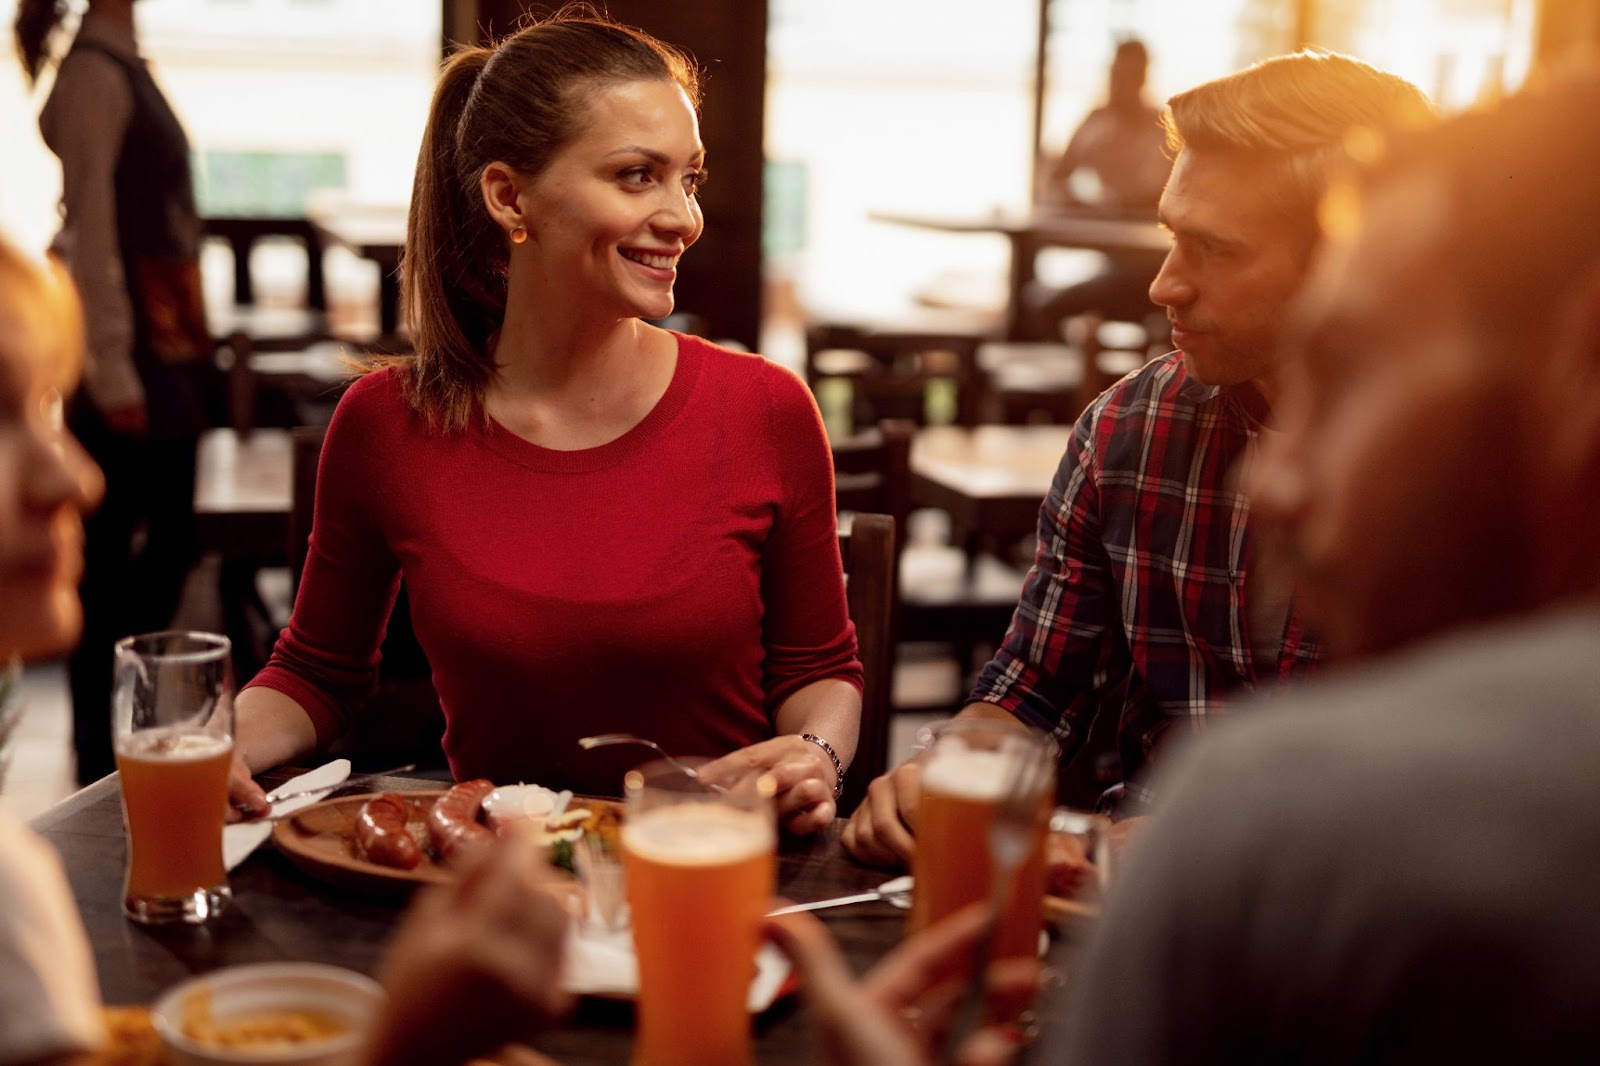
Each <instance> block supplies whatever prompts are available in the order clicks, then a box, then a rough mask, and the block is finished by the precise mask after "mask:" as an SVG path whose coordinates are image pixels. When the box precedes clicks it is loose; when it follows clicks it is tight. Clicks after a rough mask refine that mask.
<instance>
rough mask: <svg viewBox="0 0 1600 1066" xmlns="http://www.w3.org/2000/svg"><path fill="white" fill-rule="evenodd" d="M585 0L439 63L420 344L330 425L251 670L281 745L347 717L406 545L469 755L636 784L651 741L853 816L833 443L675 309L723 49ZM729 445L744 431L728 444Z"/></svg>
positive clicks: (426, 643) (415, 229) (265, 723)
mask: <svg viewBox="0 0 1600 1066" xmlns="http://www.w3.org/2000/svg"><path fill="white" fill-rule="evenodd" d="M585 10H586V9H584V8H582V7H578V8H572V9H563V11H562V12H559V13H557V14H556V15H554V16H551V17H549V18H546V19H543V20H539V21H530V22H528V23H526V24H525V25H524V26H523V28H522V29H520V30H518V31H517V32H516V33H513V34H511V35H510V36H509V37H507V38H505V39H504V40H501V41H499V42H498V43H496V44H494V45H493V46H491V47H482V48H466V49H462V50H461V51H458V52H457V53H456V54H455V55H454V56H453V57H452V58H451V59H450V60H449V61H448V62H447V63H446V64H445V68H444V71H443V73H442V74H441V75H440V78H439V83H438V87H437V89H436V91H435V94H434V100H433V105H432V108H431V110H430V112H429V116H428V123H427V129H426V132H425V136H424V140H423V146H422V150H421V152H420V154H419V157H418V164H417V173H416V183H415V188H414V191H413V193H412V198H411V215H410V219H409V222H408V224H407V227H406V257H405V264H404V272H405V290H406V303H407V310H408V313H409V314H410V316H411V320H412V322H413V325H414V327H415V336H416V354H415V355H414V356H410V357H405V358H399V359H395V360H392V361H391V362H390V365H388V366H385V367H383V368H382V369H379V370H376V371H375V372H373V373H369V374H367V375H366V376H364V377H362V378H361V379H360V380H358V381H356V382H355V383H354V384H353V385H352V386H351V387H350V389H349V390H348V391H347V392H346V393H345V395H344V396H343V398H342V399H341V400H340V403H339V407H338V409H337V411H336V412H335V413H334V416H333V422H332V424H331V425H330V426H329V428H328V434H327V439H326V443H325V444H324V446H323V450H322V460H321V465H320V468H319V470H318V475H317V498H316V512H315V518H314V525H313V528H312V531H311V541H310V548H309V554H308V556H307V559H306V566H305V575H304V578H303V579H302V582H301V585H300V590H299V594H298V596H297V598H296V600H295V606H294V614H293V616H292V617H291V618H290V620H289V625H288V628H287V629H286V630H285V631H284V633H283V635H282V636H281V637H280V638H279V640H278V643H277V647H276V648H275V649H274V652H273V655H272V658H271V660H270V661H269V662H268V664H267V666H266V668H265V669H264V670H262V671H261V673H259V674H258V675H257V676H256V678H255V679H254V680H253V681H252V682H250V684H249V685H247V686H246V687H245V689H244V691H242V692H241V693H240V695H239V703H238V714H239V738H240V744H239V752H240V754H241V755H242V756H243V759H242V762H240V763H239V764H236V773H235V780H234V793H233V794H234V799H235V802H236V803H237V804H239V805H240V806H241V807H244V808H246V809H247V810H249V811H251V812H259V811H262V810H264V809H265V803H264V797H263V795H262V792H261V789H260V788H259V787H258V786H257V785H255V783H254V782H253V781H251V780H250V778H249V773H248V772H246V771H247V770H248V771H249V772H256V771H260V770H263V769H266V768H268V767H271V766H276V765H278V764H280V763H283V762H286V761H289V760H292V759H295V758H298V757H300V756H303V755H305V754H306V753H308V752H310V751H312V750H313V749H314V748H316V747H318V746H319V745H322V744H325V743H327V742H329V741H330V740H332V739H333V738H334V737H335V736H337V735H338V734H339V733H340V732H341V730H342V729H343V728H344V726H345V725H346V723H347V722H348V721H349V719H350V716H351V715H352V714H353V713H355V712H356V709H357V707H358V706H359V704H360V701H361V699H362V697H363V696H364V695H365V694H366V693H367V691H368V690H369V689H370V687H371V684H372V678H373V671H374V666H375V663H376V653H377V649H378V646H379V641H380V639H381V638H382V636H383V632H384V625H385V622H386V621H387V619H388V616H389V612H390V609H391V607H392V605H393V603H394V598H395V590H396V588H397V586H398V584H399V582H400V580H401V577H402V575H403V576H404V580H405V586H406V591H407V594H408V595H409V597H410V602H411V609H412V618H413V622H414V624H415V629H416V635H417V639H418V641H419V643H420V644H421V646H422V649H423V651H424V652H425V653H426V654H427V658H428V661H429V663H430V664H431V666H432V669H433V682H434V686H435V688H436V689H437V691H438V694H439V702H440V705H441V707H442V709H443V711H444V717H445V723H446V728H445V734H444V748H445V753H446V755H447V756H448V757H449V761H450V768H451V771H452V772H453V773H454V774H455V776H456V777H457V778H458V779H468V778H480V777H481V778H489V779H491V780H493V781H496V782H499V783H511V782H517V781H527V782H537V783H539V784H542V785H545V786H547V787H550V788H557V789H559V788H571V789H573V790H574V791H577V792H584V793H589V794H602V795H605V794H611V795H615V794H617V793H619V792H620V791H621V781H622V774H623V773H624V772H625V770H626V769H628V768H630V767H631V766H633V765H635V764H636V763H637V762H639V760H640V751H639V749H638V748H631V749H628V748H623V749H614V750H598V751H592V752H586V751H584V750H582V749H580V747H579V746H578V744H577V741H578V740H579V739H580V738H582V737H585V736H588V735H590V734H597V733H633V734H637V735H640V736H645V737H649V738H650V739H651V740H654V741H656V742H657V743H658V744H660V745H661V746H662V747H663V748H665V749H666V750H667V751H670V752H672V753H673V754H675V755H702V756H712V757H717V758H718V761H715V762H712V763H710V764H708V765H707V766H706V767H705V768H704V769H702V771H701V773H702V775H703V776H705V777H707V778H708V779H710V780H713V781H714V780H716V779H717V778H718V776H719V775H722V774H728V775H730V776H737V775H739V774H741V773H743V772H745V771H747V770H750V769H755V768H760V769H763V770H770V771H771V772H772V773H773V774H774V776H775V778H776V780H777V782H778V788H779V793H778V799H777V804H778V808H779V812H780V814H781V815H782V817H783V824H784V826H785V827H786V828H787V829H789V830H791V831H794V832H801V833H805V832H814V831H815V830H817V829H819V828H821V827H822V826H824V825H826V824H827V823H828V822H829V821H831V820H832V819H833V816H834V811H835V800H836V799H837V798H838V794H839V786H840V784H841V782H842V780H843V773H844V769H845V767H847V766H848V765H849V762H850V759H851V757H852V755H853V754H854V751H855V744H856V734H857V730H858V728H859V723H860V713H861V692H860V688H861V665H860V663H859V662H858V661H857V659H856V640H855V630H854V627H853V626H852V624H851V622H850V619H849V616H848V613H847V610H846V603H845V594H844V576H843V571H842V568H841V565H840V559H839V548H838V536H837V529H836V525H835V521H836V511H835V505H834V491H833V464H832V456H831V452H830V450H829V446H828V441H827V437H826V434H825V433H824V432H823V428H822V420H821V416H820V415H819V414H818V412H817V406H816V402H815V400H814V399H813V398H812V396H811V393H810V391H809V390H808V389H807V388H806V385H805V383H804V382H803V381H801V380H800V378H799V377H797V376H796V375H795V374H793V373H791V372H790V371H788V370H786V369H784V368H782V367H779V366H778V365H777V364H775V363H771V362H768V361H767V360H765V359H763V358H761V357H760V356H758V355H752V354H749V353H739V352H734V351H731V350H728V349H725V348H720V347H718V346H716V345H713V344H710V343H708V342H706V341H704V340H701V339H699V338H696V337H690V336H685V335H682V334H678V333H672V332H669V331H667V330H664V329H660V328H658V327H656V326H654V325H651V324H650V322H649V321H648V320H651V319H660V318H664V317H665V316H666V315H668V314H669V313H670V312H671V311H672V309H673V300H674V297H673V285H674V282H675V281H676V278H677V264H678V260H679V258H680V257H681V256H682V255H684V254H685V253H686V252H687V251H688V250H689V249H690V247H691V246H693V245H694V243H695V242H696V241H697V240H698V239H699V237H700V234H701V232H702V229H703V227H704V219H703V216H702V214H701V209H700V203H699V200H698V198H697V195H696V194H697V191H698V190H699V188H700V185H701V183H702V182H703V181H704V180H705V176H706V173H707V171H706V150H705V147H704V146H703V145H702V143H701V141H700V130H699V120H698V113H697V108H698V101H699V98H700V87H699V80H698V75H697V73H696V71H695V69H694V67H693V66H692V65H691V63H690V61H689V60H688V58H687V57H686V56H684V55H682V54H681V53H679V52H678V51H676V50H675V49H673V48H672V47H671V46H669V45H666V44H664V43H662V42H660V41H658V40H656V39H654V38H653V37H650V36H649V35H647V34H645V33H643V32H642V31H639V30H635V29H632V28H629V27H625V26H621V25H619V24H616V23H613V22H610V21H608V20H606V19H603V18H599V17H594V16H590V15H587V14H585ZM730 460H731V462H730Z"/></svg>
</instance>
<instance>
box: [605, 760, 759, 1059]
mask: <svg viewBox="0 0 1600 1066" xmlns="http://www.w3.org/2000/svg"><path fill="white" fill-rule="evenodd" d="M623 787H624V791H625V792H626V802H627V811H626V818H625V819H624V821H623V825H622V862H623V869H624V876H625V877H626V879H627V890H628V906H629V908H630V910H631V911H632V913H633V944H634V950H635V952H636V953H637V955H638V959H639V1000H638V1012H637V1016H638V1026H639V1027H638V1035H637V1037H636V1039H635V1041H634V1049H633V1066H680V1064H681V1066H745V1064H748V1063H750V1062H751V1061H752V1048H751V1042H750V1014H749V1010H748V1008H747V1006H746V1003H747V1001H748V999H749V994H750V982H751V979H752V978H753V977H754V976H755V966H756V964H755V957H756V951H757V949H758V948H759V947H760V944H761V921H762V916H763V915H764V914H765V913H766V912H767V910H768V908H769V907H770V906H771V905H772V894H773V890H774V886H775V882H776V877H777V860H776V851H777V839H778V834H777V817H776V814H775V812H774V809H773V804H772V797H773V794H774V792H775V785H774V783H773V780H772V778H771V777H770V776H768V775H766V774H759V775H756V774H752V775H750V776H748V777H746V778H744V779H742V780H740V781H739V782H738V783H737V784H734V785H732V786H729V787H728V789H727V791H725V792H719V791H713V790H710V789H708V788H707V787H706V786H704V785H701V784H699V783H698V782H696V781H695V780H694V779H693V778H691V777H688V776H687V775H685V774H684V773H683V771H682V769H680V768H678V767H675V766H672V765H670V764H668V763H665V762H659V761H658V762H651V763H646V764H645V765H644V766H641V767H640V768H638V769H636V770H632V771H629V773H628V774H627V775H626V777H625V778H624V779H623Z"/></svg>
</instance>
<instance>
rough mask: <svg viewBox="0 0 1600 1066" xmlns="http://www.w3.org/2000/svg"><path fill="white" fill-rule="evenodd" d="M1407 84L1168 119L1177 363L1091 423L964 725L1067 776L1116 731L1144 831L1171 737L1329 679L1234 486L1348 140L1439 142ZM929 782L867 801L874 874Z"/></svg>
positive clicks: (1120, 808)
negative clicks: (1051, 753) (1042, 758)
mask: <svg viewBox="0 0 1600 1066" xmlns="http://www.w3.org/2000/svg"><path fill="white" fill-rule="evenodd" d="M1431 114H1432V109H1431V108H1430V106H1429V104H1428V102H1427V100H1426V98H1425V97H1424V96H1423V95H1422V94H1421V92H1419V91H1418V90H1417V89H1416V88H1415V87H1414V86H1412V85H1411V84H1410V83H1408V82H1406V81H1404V80H1403V79H1401V78H1398V77H1396V76H1394V75H1392V74H1386V73H1383V72H1382V71H1379V70H1376V69H1374V68H1373V67H1371V66H1368V65H1367V64H1365V63H1362V62H1360V61H1358V60H1355V59H1350V58H1348V57H1345V56H1339V55H1322V54H1311V53H1300V54H1296V55H1291V56H1280V57H1277V58H1274V59H1269V60H1266V61H1264V62H1262V63H1258V64H1256V65H1255V66H1253V67H1250V68H1249V69H1247V70H1243V71H1240V72H1238V73H1236V74H1232V75H1229V76H1228V77H1225V78H1221V79H1218V80H1216V81H1213V82H1208V83H1206V84H1204V85H1201V86H1198V87H1197V88H1194V89H1191V90H1189V91H1187V92H1184V93H1181V94H1179V95H1178V96H1175V97H1173V98H1172V100H1171V101H1170V102H1169V104H1168V110H1167V124H1168V130H1169V134H1170V140H1171V143H1172V146H1173V147H1174V148H1175V149H1176V159H1175V161H1174V164H1173V169H1172V175H1171V178H1170V180H1169V181H1168V183H1167V187H1166V190H1165V192H1164V193H1163V195H1162V198H1161V206H1160V209H1159V215H1160V217H1161V220H1162V222H1163V224H1164V225H1165V226H1166V227H1167V228H1168V229H1169V230H1170V231H1171V232H1172V235H1173V245H1172V250H1171V252H1170V253H1169V254H1168V256H1167V259H1166V262H1165V263H1164V264H1163V266H1162V268H1161V272H1160V274H1159V275H1158V276H1157V277H1156V279H1155V281H1154V283H1152V285H1151V286H1150V296H1151V299H1152V300H1154V301H1155V302H1156V303H1158V304H1161V305H1162V306H1164V307H1165V308H1166V309H1167V317H1168V318H1169V319H1170V320H1171V322H1172V327H1173V342H1174V344H1175V345H1176V346H1177V348H1178V350H1177V351H1175V352H1173V353H1172V354H1171V355H1168V356H1165V357H1164V358H1161V359H1157V360H1155V361H1153V362H1151V363H1150V364H1148V365H1147V366H1145V367H1144V368H1142V369H1141V370H1138V371H1136V372H1134V373H1133V374H1130V375H1129V376H1128V377H1126V378H1124V379H1123V380H1122V381H1120V382H1118V383H1117V384H1116V385H1114V386H1113V387H1112V388H1111V389H1110V390H1108V391H1107V392H1106V393H1104V394H1103V395H1102V396H1100V398H1099V399H1097V400H1096V401H1095V402H1094V403H1093V404H1091V405H1090V406H1089V408H1088V410H1086V411H1085V412H1084V414H1083V416H1082V417H1081V418H1080V419H1079V420H1078V424H1077V428H1076V430H1075V431H1074V433H1073V438H1072V443H1071V445H1070V446H1069V447H1068V449H1067V453H1066V455H1065V457H1064V458H1063V459H1062V462H1061V467H1060V469H1059V470H1058V471H1057V474H1056V477H1055V480H1054V483H1053V484H1052V485H1051V488H1050V493H1049V495H1048V496H1047V497H1046V499H1045V501H1044V505H1043V507H1042V508H1041V510H1040V513H1039V550H1038V554H1037V556H1036V558H1035V560H1034V564H1033V568H1032V569H1031V571H1030V572H1029V574H1028V577H1027V580H1026V582H1025V583H1024V585H1023V590H1022V597H1021V600H1020V602H1019V603H1018V605H1017V610H1016V613H1015V615H1014V616H1013V618H1012V622H1011V626H1010V629H1009V630H1008V632H1007V634H1006V637H1005V640H1004V642H1003V644H1002V645H1001V647H1000V649H999V651H998V652H997V653H996V655H995V657H994V658H993V659H992V660H991V661H990V662H989V664H988V665H987V666H986V667H985V669H984V670H983V672H982V675H981V676H980V678H979V680H978V684H977V687H976V688H975V690H974V691H973V693H972V695H971V696H970V698H969V701H968V704H967V706H966V707H965V708H964V709H963V710H962V712H961V715H960V716H961V717H967V718H973V717H983V718H993V719H998V720H1001V721H1007V722H1019V723H1023V724H1026V725H1032V726H1037V727H1039V728H1042V729H1046V730H1049V731H1050V732H1052V733H1053V734H1054V735H1055V737H1056V738H1057V740H1058V741H1059V742H1060V744H1061V748H1062V753H1063V759H1070V758H1071V756H1072V755H1073V754H1074V753H1075V752H1076V751H1077V750H1078V749H1079V748H1080V747H1081V746H1082V744H1083V741H1084V738H1085V737H1086V736H1087V734H1088V730H1089V727H1090V725H1091V724H1092V723H1094V722H1095V721H1096V720H1097V719H1109V720H1110V721H1112V722H1114V723H1115V726H1116V729H1117V749H1118V754H1119V755H1120V758H1121V764H1122V773H1123V780H1124V782H1125V783H1127V786H1128V787H1127V788H1126V790H1124V789H1120V788H1119V789H1118V790H1116V792H1115V793H1114V794H1113V795H1112V796H1109V797H1108V803H1109V804H1110V805H1111V806H1112V807H1113V809H1114V810H1116V812H1117V813H1118V814H1121V815H1130V814H1137V813H1138V812H1139V810H1141V809H1142V808H1143V807H1144V805H1145V804H1146V803H1148V801H1149V800H1150V798H1151V795H1150V793H1149V791H1148V789H1147V788H1146V787H1145V786H1144V784H1143V774H1144V771H1145V770H1146V767H1147V764H1148V762H1149V760H1150V758H1151V756H1152V754H1153V753H1155V752H1156V751H1157V749H1159V747H1160V746H1161V745H1162V743H1163V742H1164V740H1165V738H1166V736H1167V734H1169V733H1171V732H1173V731H1174V730H1176V731H1182V732H1192V731H1196V730H1198V729H1200V728H1202V727H1203V726H1204V725H1205V724H1206V722H1207V721H1208V720H1209V719H1210V718H1211V717H1212V716H1213V715H1214V714H1216V713H1217V711H1218V710H1219V708H1220V707H1222V706H1223V704H1224V701H1225V700H1226V699H1227V698H1228V696H1229V695H1230V694H1232V693H1235V692H1238V691H1240V690H1245V691H1248V690H1261V689H1272V688H1276V687H1278V686H1280V685H1282V684H1284V683H1286V682H1288V681H1290V680H1291V679H1294V678H1296V677H1299V676H1302V675H1304V674H1306V673H1307V672H1308V671H1310V669H1311V668H1312V666H1313V665H1314V664H1315V662H1316V660H1317V658H1318V650H1317V645H1316V643H1315V642H1314V640H1313V639H1312V638H1311V637H1310V636H1309V635H1308V633H1307V631H1306V628H1305V626H1304V623H1303V621H1302V619H1301V616H1300V612H1299V611H1298V610H1297V609H1296V607H1295V605H1294V604H1293V602H1292V600H1291V597H1290V595H1289V590H1288V589H1286V588H1279V587H1275V586H1274V585H1273V584H1272V583H1271V582H1269V581H1265V580H1262V579H1261V577H1260V576H1258V574H1257V570H1256V566H1255V564H1256V561H1257V560H1256V544H1255V540H1256V538H1255V536H1254V533H1253V531H1252V528H1251V524H1250V516H1249V507H1248V504H1247V503H1246V501H1245V499H1244V497H1243V496H1242V495H1240V494H1239V492H1238V491H1237V489H1236V488H1235V485H1234V472H1235V469H1236V468H1237V467H1238V466H1239V465H1240V464H1242V463H1245V462H1247V461H1248V460H1249V458H1250V457H1251V455H1253V454H1254V452H1255V449H1256V446H1257V442H1258V440H1259V438H1260V436H1261V434H1262V432H1263V429H1264V428H1265V427H1266V426H1267V425H1268V424H1269V422H1270V419H1271V413H1272V407H1273V403H1274V401H1275V400H1276V398H1277V394H1278V380H1277V352H1276V341H1277V334H1278V329H1279V326H1280V325H1281V324H1282V322H1283V319H1284V315H1285V309H1286V307H1287V306H1288V303H1289V300H1290V297H1291V296H1292V294H1293V293H1294V292H1295V290H1296V289H1297V287H1298V286H1299V284H1300V282H1301V280H1302V279H1303V277H1304V275H1305V272H1306V267H1307V264H1308V262H1309V259H1310V256H1311V253H1312V250H1313V247H1314V246H1315V243H1316V232H1317V229H1316V204H1317V201H1318V198H1319V197H1320V195H1321V193H1322V191H1323V188H1324V186H1325V183H1326V178H1327V173H1328V170H1329V167H1330V164H1331V162H1332V161H1333V160H1334V159H1336V158H1338V156H1339V154H1340V152H1341V149H1342V145H1343V142H1344V139H1345V137H1346V135H1347V134H1348V133H1349V132H1350V131H1351V130H1352V129H1354V128H1359V127H1387V126H1392V125H1396V124H1407V123H1416V122H1421V121H1425V120H1426V119H1428V118H1429V117H1430V116H1431ZM919 793H920V789H919V783H918V776H917V769H916V767H915V765H914V764H907V765H905V766H902V767H899V768H897V769H895V770H893V771H891V772H890V773H889V774H887V775H885V776H884V777H882V778H880V779H879V780H877V781H875V782H873V784H872V786H871V789H870V790H869V794H868V798H867V801H866V802H865V803H863V804H862V806H861V807H860V808H859V809H858V810H857V812H856V814H855V816H854V817H853V818H852V819H851V822H850V825H849V827H848V828H847V829H846V831H845V837H844V840H845V844H846V846H847V847H848V848H849V849H850V851H851V852H852V854H854V855H855V856H856V857H857V858H859V859H861V860H862V861H866V862H872V863H878V864H882V865H895V864H898V863H901V862H905V861H907V860H908V859H909V857H910V855H911V853H912V851H913V850H914V848H915V839H914V830H915V822H916V809H917V801H918V796H919Z"/></svg>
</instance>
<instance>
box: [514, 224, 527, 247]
mask: <svg viewBox="0 0 1600 1066" xmlns="http://www.w3.org/2000/svg"><path fill="white" fill-rule="evenodd" d="M527 239H528V229H527V227H526V226H517V227H515V228H513V229H512V231H511V243H512V244H521V243H522V242H523V241H525V240H527Z"/></svg>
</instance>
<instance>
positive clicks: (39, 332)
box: [0, 233, 84, 369]
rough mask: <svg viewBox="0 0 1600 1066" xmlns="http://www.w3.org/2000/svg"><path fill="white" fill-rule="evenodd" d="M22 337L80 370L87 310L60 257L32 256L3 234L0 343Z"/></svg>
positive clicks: (0, 239)
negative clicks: (79, 299) (84, 312)
mask: <svg viewBox="0 0 1600 1066" xmlns="http://www.w3.org/2000/svg"><path fill="white" fill-rule="evenodd" d="M22 336H26V337H29V338H32V341H31V343H36V344H40V345H44V346H47V348H48V354H49V355H50V356H51V358H52V359H53V360H54V361H56V362H58V363H59V364H61V365H62V366H64V367H69V368H73V369H76V368H77V367H78V366H79V364H80V363H81V361H82V359H83V343H84V340H83V309H82V306H81V305H80V304H79V303H78V290H77V289H76V288H75V287H74V286H73V284H72V278H71V276H70V275H69V274H68V273H67V270H66V268H65V267H64V266H62V265H61V263H60V262H58V261H57V260H55V259H52V258H48V257H34V256H30V255H28V254H27V253H25V252H23V251H22V250H21V249H20V248H18V247H17V246H16V245H15V244H13V243H12V242H11V240H10V238H8V237H7V236H6V235H5V234H3V233H0V343H4V342H6V341H7V340H8V339H9V338H16V337H22ZM6 357H7V353H6V352H5V351H4V350H3V349H0V358H6Z"/></svg>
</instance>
